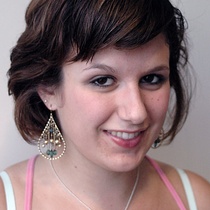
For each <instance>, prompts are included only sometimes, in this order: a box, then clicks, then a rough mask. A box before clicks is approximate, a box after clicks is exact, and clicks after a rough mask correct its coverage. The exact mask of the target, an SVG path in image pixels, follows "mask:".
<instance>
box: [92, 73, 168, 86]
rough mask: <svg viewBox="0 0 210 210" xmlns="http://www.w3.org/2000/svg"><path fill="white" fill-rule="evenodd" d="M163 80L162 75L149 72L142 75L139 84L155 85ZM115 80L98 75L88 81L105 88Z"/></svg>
mask: <svg viewBox="0 0 210 210" xmlns="http://www.w3.org/2000/svg"><path fill="white" fill-rule="evenodd" d="M154 80H155V81H154ZM164 81H165V77H164V76H163V75H160V74H149V75H146V76H144V77H142V78H141V79H140V81H139V84H143V85H151V86H152V85H154V86H155V85H159V84H162V83H163V82H164ZM115 82H116V79H115V78H114V77H112V76H98V77H96V78H94V79H93V80H91V82H90V83H91V84H93V85H95V86H97V87H100V88H106V87H110V86H112V85H113V84H114V83H115ZM106 83H108V84H106Z"/></svg>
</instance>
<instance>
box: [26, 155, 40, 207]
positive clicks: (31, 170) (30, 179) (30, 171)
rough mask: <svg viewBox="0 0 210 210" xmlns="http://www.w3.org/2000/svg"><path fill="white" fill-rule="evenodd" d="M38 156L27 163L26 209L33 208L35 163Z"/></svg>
mask: <svg viewBox="0 0 210 210" xmlns="http://www.w3.org/2000/svg"><path fill="white" fill-rule="evenodd" d="M36 158H37V156H35V157H32V158H31V159H29V161H28V165H27V171H26V188H25V203H24V210H30V209H31V204H32V197H33V176H34V165H35V161H36Z"/></svg>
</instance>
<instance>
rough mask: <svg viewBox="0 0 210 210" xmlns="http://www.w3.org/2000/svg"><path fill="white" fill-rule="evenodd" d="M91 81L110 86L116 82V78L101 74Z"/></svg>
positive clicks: (100, 85)
mask: <svg viewBox="0 0 210 210" xmlns="http://www.w3.org/2000/svg"><path fill="white" fill-rule="evenodd" d="M91 83H92V84H94V85H96V86H99V87H109V86H111V85H113V84H114V79H113V78H112V77H108V76H100V77H96V78H94V79H93V80H92V81H91Z"/></svg>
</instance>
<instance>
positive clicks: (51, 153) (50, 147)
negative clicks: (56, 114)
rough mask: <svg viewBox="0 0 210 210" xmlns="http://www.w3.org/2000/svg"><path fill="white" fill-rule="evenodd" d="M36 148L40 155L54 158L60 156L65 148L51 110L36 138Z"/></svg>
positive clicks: (49, 158) (50, 158)
mask: <svg viewBox="0 0 210 210" xmlns="http://www.w3.org/2000/svg"><path fill="white" fill-rule="evenodd" d="M38 150H39V153H40V154H41V155H42V157H44V158H46V159H48V160H56V159H59V158H60V157H62V156H63V155H64V153H65V150H66V142H65V140H64V138H63V136H62V134H61V132H60V130H59V128H58V126H57V125H56V122H55V120H54V118H53V114H52V112H50V118H49V120H48V122H47V124H46V126H45V128H44V130H43V131H42V134H41V136H40V138H39V140H38Z"/></svg>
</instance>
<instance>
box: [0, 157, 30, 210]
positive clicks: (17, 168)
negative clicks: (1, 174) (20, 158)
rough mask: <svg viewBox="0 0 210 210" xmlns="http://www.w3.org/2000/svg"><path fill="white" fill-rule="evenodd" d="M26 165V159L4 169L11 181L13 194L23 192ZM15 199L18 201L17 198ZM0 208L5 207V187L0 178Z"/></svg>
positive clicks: (2, 209)
mask: <svg viewBox="0 0 210 210" xmlns="http://www.w3.org/2000/svg"><path fill="white" fill-rule="evenodd" d="M26 166H27V161H24V162H21V163H17V164H15V165H13V166H10V167H9V168H7V169H6V170H5V172H6V173H7V174H8V176H9V179H10V181H11V184H12V188H13V191H14V194H15V195H21V194H22V193H24V185H25V171H26ZM15 199H16V198H15ZM16 200H17V202H18V199H16ZM0 209H1V210H4V209H5V210H6V209H7V207H6V195H5V187H4V184H3V180H2V179H1V178H0Z"/></svg>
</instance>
